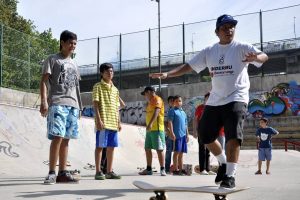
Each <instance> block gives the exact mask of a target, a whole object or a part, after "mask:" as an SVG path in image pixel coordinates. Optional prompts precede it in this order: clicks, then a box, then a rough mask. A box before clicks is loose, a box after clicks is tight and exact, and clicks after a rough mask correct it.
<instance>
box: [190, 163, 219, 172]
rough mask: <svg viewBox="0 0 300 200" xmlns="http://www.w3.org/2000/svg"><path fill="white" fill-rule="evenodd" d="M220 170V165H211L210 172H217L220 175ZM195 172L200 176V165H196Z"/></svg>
mask: <svg viewBox="0 0 300 200" xmlns="http://www.w3.org/2000/svg"><path fill="white" fill-rule="evenodd" d="M218 169H219V166H218V165H211V166H210V170H211V171H213V172H215V173H218ZM194 172H195V173H197V174H200V167H199V165H196V166H195V167H194Z"/></svg>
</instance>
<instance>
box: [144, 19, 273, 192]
mask: <svg viewBox="0 0 300 200" xmlns="http://www.w3.org/2000/svg"><path fill="white" fill-rule="evenodd" d="M236 24H237V20H235V19H234V18H233V17H232V16H230V15H222V16H220V17H218V19H217V22H216V30H215V33H216V35H217V36H218V37H219V42H218V43H216V44H214V45H212V46H209V47H207V48H205V49H203V50H201V51H200V52H199V53H198V54H197V55H196V56H195V57H194V58H192V59H191V60H190V61H189V62H188V63H186V64H183V65H181V66H179V67H177V68H175V69H173V70H171V71H169V72H165V73H154V74H150V77H152V78H161V79H165V78H171V77H176V76H181V75H183V74H186V73H188V72H190V71H192V70H194V71H196V72H197V73H199V72H200V71H202V70H204V69H205V68H206V67H208V69H209V72H210V74H211V77H212V90H211V92H210V97H209V99H208V101H207V103H206V107H205V109H204V112H203V115H202V118H201V120H200V122H199V126H198V133H199V137H200V138H201V140H202V141H203V142H204V143H205V144H206V146H207V147H208V149H209V150H210V151H211V152H212V153H213V154H214V155H215V156H216V158H217V159H218V161H219V163H220V167H219V170H218V173H217V176H216V179H215V182H216V184H220V187H224V188H227V189H234V188H235V172H236V168H237V162H238V158H239V152H240V146H241V143H242V141H243V123H244V119H245V117H246V111H247V104H248V101H249V88H250V82H249V76H248V71H247V69H248V65H249V63H252V64H254V65H256V66H257V67H260V66H261V65H262V64H263V63H264V62H265V61H267V60H268V56H267V55H266V54H265V53H263V52H261V51H260V50H258V49H257V48H255V47H253V46H252V45H250V44H247V43H241V42H237V41H234V40H233V38H234V34H235V26H236ZM222 126H224V130H225V137H226V155H225V153H224V151H222V148H221V145H220V143H219V142H218V141H217V138H218V136H219V130H220V129H221V127H222ZM226 158H227V159H226Z"/></svg>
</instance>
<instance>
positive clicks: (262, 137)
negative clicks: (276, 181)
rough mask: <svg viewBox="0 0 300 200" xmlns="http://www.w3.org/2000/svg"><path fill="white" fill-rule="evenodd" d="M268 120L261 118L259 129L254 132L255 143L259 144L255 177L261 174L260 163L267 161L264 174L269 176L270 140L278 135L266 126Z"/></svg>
mask: <svg viewBox="0 0 300 200" xmlns="http://www.w3.org/2000/svg"><path fill="white" fill-rule="evenodd" d="M267 125H268V119H267V118H261V119H260V120H259V126H260V128H258V129H257V131H256V134H255V135H256V138H257V142H258V143H259V148H258V170H257V172H255V174H256V175H260V174H262V172H261V165H262V161H265V160H267V162H266V166H267V169H266V174H268V175H269V174H270V173H271V172H270V163H271V160H272V138H273V136H275V135H278V134H279V132H278V131H277V130H275V129H274V128H272V127H269V126H267Z"/></svg>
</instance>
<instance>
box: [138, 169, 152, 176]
mask: <svg viewBox="0 0 300 200" xmlns="http://www.w3.org/2000/svg"><path fill="white" fill-rule="evenodd" d="M152 174H153V172H152V170H150V171H149V170H147V169H144V170H143V171H141V172H139V175H152Z"/></svg>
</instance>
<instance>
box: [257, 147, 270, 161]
mask: <svg viewBox="0 0 300 200" xmlns="http://www.w3.org/2000/svg"><path fill="white" fill-rule="evenodd" d="M258 160H260V161H265V160H272V148H259V149H258Z"/></svg>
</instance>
